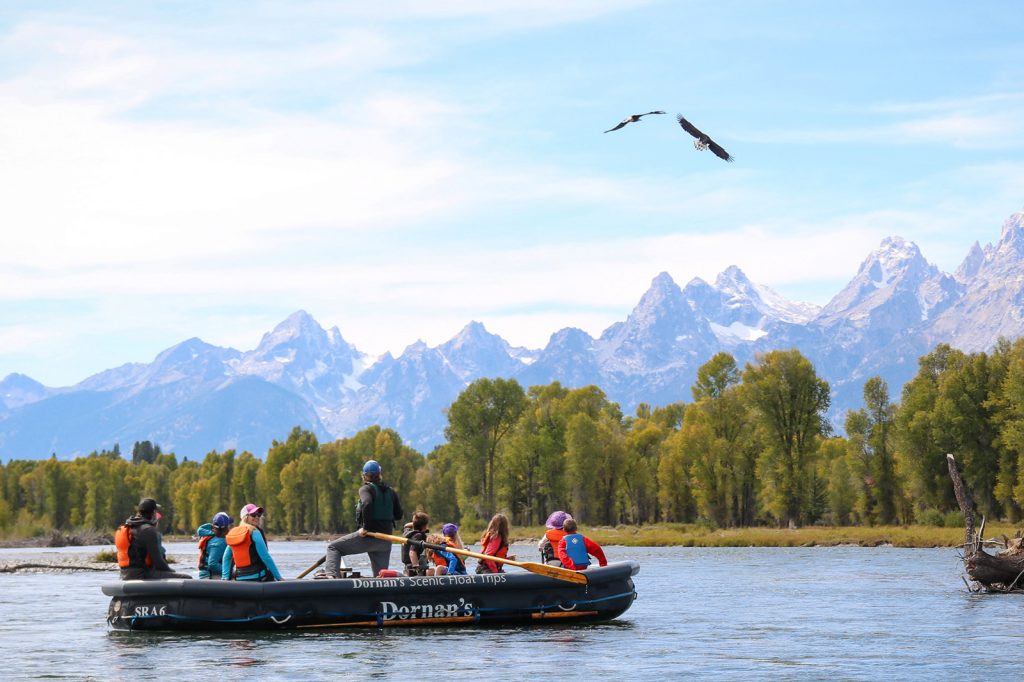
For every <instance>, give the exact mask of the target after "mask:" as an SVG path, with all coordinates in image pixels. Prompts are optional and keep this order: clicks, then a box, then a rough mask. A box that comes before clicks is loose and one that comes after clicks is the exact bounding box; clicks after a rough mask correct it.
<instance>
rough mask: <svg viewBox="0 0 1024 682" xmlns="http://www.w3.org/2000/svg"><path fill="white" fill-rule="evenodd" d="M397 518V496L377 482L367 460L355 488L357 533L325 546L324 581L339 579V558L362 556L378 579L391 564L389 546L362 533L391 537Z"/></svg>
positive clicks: (376, 468)
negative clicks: (353, 555)
mask: <svg viewBox="0 0 1024 682" xmlns="http://www.w3.org/2000/svg"><path fill="white" fill-rule="evenodd" d="M401 518H402V503H401V502H400V501H399V499H398V493H396V492H395V491H394V489H392V488H391V486H389V485H388V484H386V483H384V482H383V481H382V480H381V468H380V464H378V463H377V462H375V461H374V460H372V459H371V460H369V461H368V462H366V464H364V465H363V485H362V487H361V488H359V504H358V506H357V507H356V523H357V524H358V525H359V530H357V531H356V532H354V533H349V534H348V535H345V536H343V537H340V538H338V539H337V540H335V541H334V542H332V543H330V544H329V545H327V560H326V562H325V563H324V575H325V576H326V577H328V578H340V577H341V557H343V556H349V555H350V554H362V553H363V552H366V554H368V555H369V557H370V568H371V570H372V572H373V575H375V576H376V575H379V574H380V572H381V571H382V570H385V569H387V567H388V566H389V565H390V564H391V543H390V542H388V541H387V540H378V539H377V538H371V537H366V533H367V531H370V532H373V533H385V534H387V535H391V534H392V533H394V531H395V521H398V520H400V519H401Z"/></svg>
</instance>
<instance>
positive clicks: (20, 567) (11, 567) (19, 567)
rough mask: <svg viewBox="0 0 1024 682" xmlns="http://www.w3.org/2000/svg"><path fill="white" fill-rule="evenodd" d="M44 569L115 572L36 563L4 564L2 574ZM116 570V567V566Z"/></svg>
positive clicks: (96, 567)
mask: <svg viewBox="0 0 1024 682" xmlns="http://www.w3.org/2000/svg"><path fill="white" fill-rule="evenodd" d="M34 568H42V569H47V570H51V571H110V570H113V569H112V568H111V567H109V566H108V567H102V566H77V565H75V564H57V563H53V564H35V563H21V564H4V565H2V566H0V573H14V572H15V571H24V570H28V569H34ZM114 568H116V565H115V566H114Z"/></svg>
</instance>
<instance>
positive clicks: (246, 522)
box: [220, 502, 284, 582]
mask: <svg viewBox="0 0 1024 682" xmlns="http://www.w3.org/2000/svg"><path fill="white" fill-rule="evenodd" d="M238 516H239V518H241V519H242V521H241V523H239V524H238V526H237V527H235V528H232V529H231V530H230V531H228V535H227V538H225V539H226V540H227V543H228V548H227V549H226V550H224V559H223V561H222V562H221V571H220V575H221V577H222V578H223V579H224V580H230V579H231V569H232V567H234V569H235V580H258V581H260V582H269V581H271V580H284V578H282V577H281V571H279V570H277V564H275V563H274V560H273V559H272V558H271V557H270V550H269V549H267V541H266V539H265V538H264V536H263V507H259V506H257V505H255V504H252V503H251V502H250V503H249V504H247V505H245V506H244V507H242V511H240V512H238Z"/></svg>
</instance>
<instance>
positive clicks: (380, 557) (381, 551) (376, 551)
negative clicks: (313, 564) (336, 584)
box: [324, 532, 391, 578]
mask: <svg viewBox="0 0 1024 682" xmlns="http://www.w3.org/2000/svg"><path fill="white" fill-rule="evenodd" d="M364 552H365V553H366V554H368V555H369V556H370V568H371V570H372V571H373V574H374V575H377V574H378V573H380V572H381V570H382V569H385V568H387V567H388V566H389V565H390V564H391V543H390V542H389V541H387V540H378V539H377V538H369V537H363V536H361V535H359V533H358V532H355V533H349V534H348V535H345V536H343V537H340V538H338V539H337V540H335V541H334V542H332V543H330V544H329V545H327V561H325V562H324V573H325V574H327V576H328V577H331V578H340V577H341V557H343V556H349V555H351V554H362V553H364Z"/></svg>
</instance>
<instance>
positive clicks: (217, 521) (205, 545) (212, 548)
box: [196, 512, 234, 580]
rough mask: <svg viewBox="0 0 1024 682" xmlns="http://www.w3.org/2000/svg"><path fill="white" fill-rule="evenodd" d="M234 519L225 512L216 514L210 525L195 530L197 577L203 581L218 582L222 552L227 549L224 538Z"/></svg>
mask: <svg viewBox="0 0 1024 682" xmlns="http://www.w3.org/2000/svg"><path fill="white" fill-rule="evenodd" d="M232 523H234V519H232V518H231V517H230V516H228V515H227V513H226V512H217V513H216V514H214V515H213V519H212V520H211V521H210V523H204V524H203V525H201V526H199V528H197V529H196V537H198V538H199V577H200V579H204V580H220V575H221V569H222V568H223V566H222V565H221V561H222V560H223V559H224V550H226V549H227V548H228V543H227V540H225V539H224V538H225V536H226V535H227V534H228V528H229V527H230V526H231V524H232Z"/></svg>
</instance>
